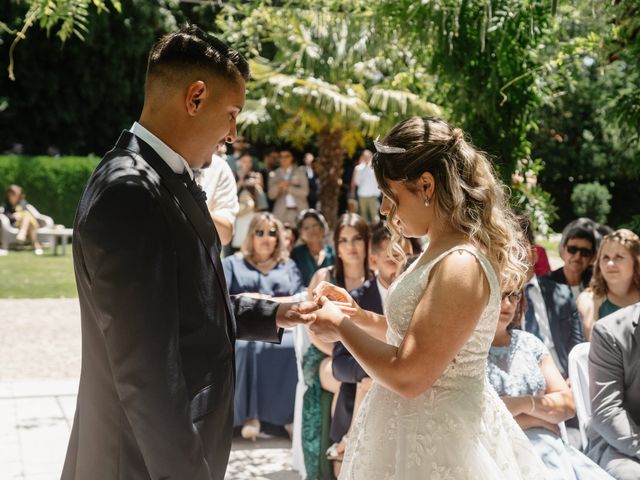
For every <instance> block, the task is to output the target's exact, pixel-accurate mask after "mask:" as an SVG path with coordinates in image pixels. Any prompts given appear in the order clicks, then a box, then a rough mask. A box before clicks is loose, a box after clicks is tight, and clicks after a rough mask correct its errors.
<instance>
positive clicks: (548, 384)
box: [487, 290, 610, 480]
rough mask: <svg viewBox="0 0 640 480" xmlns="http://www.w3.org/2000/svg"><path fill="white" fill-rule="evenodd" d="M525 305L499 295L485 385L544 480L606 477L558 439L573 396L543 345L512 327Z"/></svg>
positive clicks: (517, 296)
mask: <svg viewBox="0 0 640 480" xmlns="http://www.w3.org/2000/svg"><path fill="white" fill-rule="evenodd" d="M525 303H526V301H525V299H524V296H523V292H522V291H521V290H518V291H510V292H507V293H505V294H504V295H503V296H502V302H501V304H500V317H499V320H498V327H497V329H496V333H495V337H494V339H493V342H492V344H491V345H492V346H491V349H490V350H489V358H488V365H487V374H488V378H489V382H490V383H491V385H492V386H493V388H494V389H495V390H496V392H497V393H498V395H500V397H501V398H502V400H503V401H504V403H505V405H506V406H507V408H508V409H509V412H511V414H512V415H513V418H514V420H515V421H516V422H517V423H518V425H520V427H521V428H522V429H523V430H524V432H525V434H526V435H527V437H528V438H529V440H530V441H531V444H532V445H533V447H534V449H535V451H536V452H537V453H538V455H539V456H540V459H541V460H542V461H543V462H544V464H545V465H546V467H547V469H548V471H549V477H548V478H553V479H563V480H587V479H589V480H592V479H593V480H595V479H609V478H610V477H609V476H608V475H607V474H606V473H605V472H604V471H603V470H602V469H601V468H600V467H598V465H596V464H595V463H593V462H592V461H591V460H589V458H588V457H586V456H585V455H583V454H582V453H580V452H579V451H578V450H576V449H575V448H573V447H571V446H569V445H567V444H565V443H564V442H563V440H562V439H561V438H560V428H559V423H560V422H562V421H564V420H567V419H569V418H571V417H573V415H574V414H575V404H574V401H573V395H572V394H571V389H570V388H569V386H568V385H567V383H566V382H565V381H564V379H563V378H562V375H560V372H559V371H558V369H557V368H556V365H555V363H554V361H553V359H552V358H551V355H549V351H548V350H547V348H546V347H545V346H544V344H543V343H542V342H541V341H540V340H539V339H538V338H537V337H535V336H534V335H531V334H530V333H527V332H523V331H522V330H518V329H516V328H513V327H514V326H517V325H519V324H520V322H521V321H522V314H523V310H524V309H525Z"/></svg>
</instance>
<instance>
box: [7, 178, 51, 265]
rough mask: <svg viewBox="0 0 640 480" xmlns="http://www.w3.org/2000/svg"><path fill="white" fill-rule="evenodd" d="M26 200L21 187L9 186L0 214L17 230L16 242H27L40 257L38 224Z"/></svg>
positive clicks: (40, 247) (40, 246)
mask: <svg viewBox="0 0 640 480" xmlns="http://www.w3.org/2000/svg"><path fill="white" fill-rule="evenodd" d="M27 205H28V204H27V200H26V198H25V194H24V191H23V190H22V187H19V186H18V185H9V188H7V191H6V194H5V201H4V204H3V205H2V208H0V213H4V214H5V215H6V216H7V217H8V218H9V221H10V222H11V225H12V226H13V227H16V228H17V229H18V234H17V235H16V241H17V242H19V243H24V242H26V241H27V240H28V241H29V243H31V244H32V245H33V248H34V253H35V254H36V255H42V253H43V251H42V245H41V244H40V242H38V228H40V224H39V223H38V220H36V218H35V217H34V216H33V214H32V213H31V212H30V211H29V209H28V208H27Z"/></svg>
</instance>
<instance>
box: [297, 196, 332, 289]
mask: <svg viewBox="0 0 640 480" xmlns="http://www.w3.org/2000/svg"><path fill="white" fill-rule="evenodd" d="M296 228H297V230H298V233H299V234H300V241H301V242H302V243H301V244H300V245H298V246H296V247H294V248H293V250H292V251H291V260H293V261H294V262H295V263H296V265H297V266H298V270H300V273H301V274H302V283H303V284H304V286H305V287H308V286H309V283H310V282H311V278H312V277H313V274H314V273H316V271H318V269H320V268H325V267H330V266H331V265H333V264H334V263H335V259H334V255H333V248H331V245H329V244H328V243H327V241H326V236H327V231H328V229H329V227H328V226H327V222H326V221H325V219H324V217H323V216H322V214H321V213H320V212H318V211H317V210H314V209H313V208H308V209H306V210H303V211H302V212H300V214H299V215H298V218H297V221H296Z"/></svg>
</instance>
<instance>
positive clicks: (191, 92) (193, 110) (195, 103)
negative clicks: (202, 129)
mask: <svg viewBox="0 0 640 480" xmlns="http://www.w3.org/2000/svg"><path fill="white" fill-rule="evenodd" d="M208 94H209V91H208V88H207V84H206V83H205V82H203V81H202V80H196V81H195V82H193V83H192V84H190V85H189V86H188V87H187V93H186V96H185V106H186V108H187V114H188V115H189V116H190V117H193V116H195V115H197V114H198V112H199V111H200V109H201V108H202V104H203V101H204V100H205V98H207V96H208Z"/></svg>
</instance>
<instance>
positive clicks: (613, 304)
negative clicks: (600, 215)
mask: <svg viewBox="0 0 640 480" xmlns="http://www.w3.org/2000/svg"><path fill="white" fill-rule="evenodd" d="M637 302H640V238H639V237H638V235H636V234H635V233H633V232H632V231H631V230H627V229H624V228H623V229H620V230H616V231H615V232H613V233H611V234H609V235H607V236H606V237H604V239H603V240H602V243H601V244H600V248H599V249H598V255H597V256H596V261H595V266H594V269H593V277H592V278H591V282H590V283H589V288H587V289H586V290H585V291H584V292H582V293H581V294H580V296H578V299H577V301H576V304H577V307H578V313H579V314H580V319H581V320H582V328H583V330H584V334H585V337H586V339H587V340H590V339H591V330H592V329H593V324H594V323H595V322H596V321H597V320H599V319H601V318H602V317H606V316H607V315H609V314H611V313H613V312H615V311H617V310H619V309H620V308H622V307H626V306H628V305H632V304H634V303H637Z"/></svg>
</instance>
